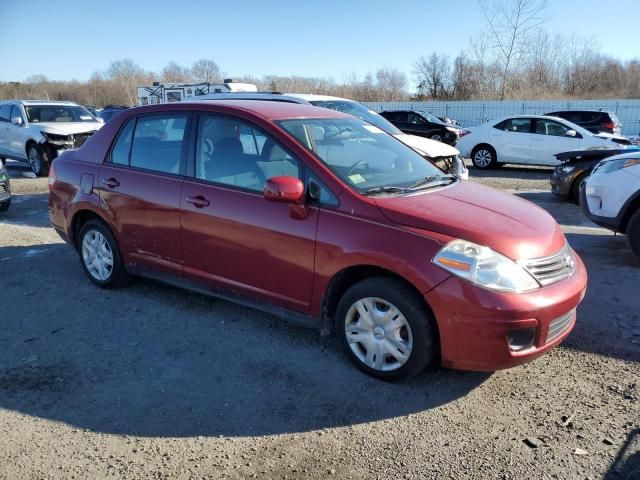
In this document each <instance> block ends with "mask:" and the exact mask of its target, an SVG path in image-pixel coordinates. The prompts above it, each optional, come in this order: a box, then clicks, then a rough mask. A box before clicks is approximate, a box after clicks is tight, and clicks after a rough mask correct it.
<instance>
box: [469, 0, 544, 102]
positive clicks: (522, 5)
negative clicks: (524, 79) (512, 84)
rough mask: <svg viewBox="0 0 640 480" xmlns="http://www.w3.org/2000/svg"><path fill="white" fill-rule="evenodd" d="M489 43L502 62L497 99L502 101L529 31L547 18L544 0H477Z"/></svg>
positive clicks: (524, 46) (525, 48)
mask: <svg viewBox="0 0 640 480" xmlns="http://www.w3.org/2000/svg"><path fill="white" fill-rule="evenodd" d="M480 5H481V8H482V14H483V16H484V19H485V21H486V23H487V27H488V30H489V32H488V34H487V35H488V38H489V39H490V42H491V46H492V47H493V48H494V49H495V50H496V51H497V53H498V58H499V59H500V63H501V65H502V78H501V85H500V100H504V98H505V94H506V91H507V88H508V86H509V80H510V74H511V70H512V69H513V68H514V67H516V68H517V66H518V63H519V62H520V61H521V60H522V58H523V56H524V55H525V54H526V52H527V47H528V44H527V41H526V40H527V37H528V35H529V33H530V32H531V31H532V30H534V29H536V28H539V27H540V26H541V25H542V24H543V23H545V21H546V20H547V16H546V10H547V7H548V2H547V0H480Z"/></svg>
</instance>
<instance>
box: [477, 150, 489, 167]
mask: <svg viewBox="0 0 640 480" xmlns="http://www.w3.org/2000/svg"><path fill="white" fill-rule="evenodd" d="M473 160H474V162H473V163H475V165H476V166H477V167H480V168H486V167H488V166H489V165H490V164H491V161H492V160H493V155H492V154H491V152H490V151H489V150H487V149H486V148H483V149H481V150H478V151H477V152H476V154H475V155H474V156H473Z"/></svg>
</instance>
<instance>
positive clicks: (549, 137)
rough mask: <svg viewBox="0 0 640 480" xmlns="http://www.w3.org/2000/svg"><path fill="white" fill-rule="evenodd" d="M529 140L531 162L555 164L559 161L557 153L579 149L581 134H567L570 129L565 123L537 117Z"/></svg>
mask: <svg viewBox="0 0 640 480" xmlns="http://www.w3.org/2000/svg"><path fill="white" fill-rule="evenodd" d="M535 122H536V125H535V128H534V129H533V131H534V132H535V133H534V134H532V135H531V136H532V140H531V157H532V163H535V164H537V165H557V164H558V163H560V161H559V160H558V159H557V158H556V157H555V155H556V154H557V153H562V152H569V151H571V150H579V149H580V144H581V140H580V139H581V138H582V137H581V136H580V135H579V134H578V133H576V135H575V136H567V132H568V131H569V130H571V129H570V128H569V127H567V126H566V125H563V124H562V123H560V122H556V121H554V120H546V119H537V120H536V121H535Z"/></svg>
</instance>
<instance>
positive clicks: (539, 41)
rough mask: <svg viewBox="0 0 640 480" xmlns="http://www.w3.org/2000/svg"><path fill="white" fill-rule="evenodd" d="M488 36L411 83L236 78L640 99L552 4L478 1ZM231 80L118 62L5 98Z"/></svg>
mask: <svg viewBox="0 0 640 480" xmlns="http://www.w3.org/2000/svg"><path fill="white" fill-rule="evenodd" d="M479 6H480V11H481V12H482V18H483V22H484V26H485V28H484V30H483V32H482V33H481V34H479V35H477V36H475V37H473V38H471V39H470V41H469V46H468V47H467V48H466V49H465V50H463V51H461V52H460V53H459V54H458V55H456V56H455V57H454V58H451V57H450V56H448V55H446V54H443V53H439V52H438V51H433V52H431V53H429V54H427V55H425V56H422V57H420V58H419V59H418V60H417V61H416V62H415V64H414V68H413V72H412V78H411V81H410V80H409V79H408V77H407V75H406V74H405V73H404V72H402V71H400V70H398V69H396V68H393V67H388V66H386V67H381V68H378V69H377V70H376V71H374V72H371V73H368V74H366V75H364V76H358V75H356V74H352V75H349V76H347V77H345V78H343V79H342V80H340V81H336V80H335V79H333V78H331V77H326V78H322V77H307V76H296V75H293V76H283V75H264V76H262V77H260V78H257V77H253V76H242V77H234V80H235V81H242V82H249V83H254V84H256V85H257V86H258V89H259V90H263V91H278V92H301V93H318V94H324V95H334V96H339V97H346V98H352V99H354V100H359V101H363V102H375V101H404V100H512V99H530V100H535V99H560V98H562V99H565V98H566V99H569V98H640V59H636V60H629V61H622V60H619V59H616V58H614V57H612V56H610V55H605V54H603V53H601V51H600V49H599V47H598V45H597V42H596V41H595V39H593V38H579V37H576V36H571V37H567V36H564V35H561V34H552V33H550V32H549V31H547V30H546V29H545V24H546V23H547V22H548V19H549V18H548V14H547V11H548V0H479ZM224 76H225V75H224V73H223V72H222V70H221V69H220V67H219V66H218V64H217V63H216V62H215V61H214V60H211V59H202V60H198V61H197V62H195V63H194V64H193V65H191V66H190V67H186V66H182V65H180V64H178V63H177V62H174V61H171V62H169V63H168V64H167V65H166V66H165V67H164V68H163V69H162V70H161V71H159V72H151V71H148V70H145V69H144V68H143V67H141V66H140V65H138V64H136V63H135V62H133V61H132V60H130V59H123V60H117V61H114V62H111V64H110V65H109V67H108V68H106V69H105V70H103V71H98V72H95V73H94V74H93V75H92V76H91V77H90V78H89V80H87V81H77V80H71V81H55V80H49V79H48V78H46V77H45V76H43V75H34V76H31V77H29V78H27V79H25V80H24V81H23V82H5V83H0V99H3V98H33V99H50V100H71V101H75V102H78V103H80V104H83V105H93V106H96V107H102V106H104V105H108V104H124V105H135V104H136V103H137V95H136V88H137V87H139V86H145V85H151V84H152V83H153V82H156V81H157V82H161V83H200V82H209V83H220V82H222V80H223V77H224Z"/></svg>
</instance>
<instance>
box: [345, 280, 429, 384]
mask: <svg viewBox="0 0 640 480" xmlns="http://www.w3.org/2000/svg"><path fill="white" fill-rule="evenodd" d="M394 308H395V314H394V313H393V311H394V310H392V309H394ZM363 309H364V311H365V312H370V313H371V316H370V317H368V316H367V314H366V313H365V315H362V314H361V313H360V311H362V310H363ZM385 316H386V317H387V318H388V320H385V319H384V317H385ZM376 317H377V318H376ZM366 318H369V320H368V321H367V320H365V319H366ZM335 328H336V332H337V335H338V340H339V342H340V343H341V344H342V347H343V348H344V350H345V352H346V353H347V355H348V356H349V358H350V359H351V361H352V362H354V363H355V365H356V366H357V367H358V368H359V369H361V370H362V371H364V372H365V373H367V374H369V375H371V376H373V377H376V378H380V379H382V380H387V381H397V380H402V379H405V378H409V377H413V376H415V375H418V374H419V373H422V372H423V371H424V370H425V369H426V368H427V366H429V365H430V364H431V363H432V362H433V359H434V358H435V350H436V340H435V338H436V336H435V334H434V331H435V329H434V320H433V317H432V315H431V313H430V312H429V311H428V310H427V309H426V308H425V306H424V303H423V302H422V301H421V299H420V298H419V297H418V295H417V294H416V293H415V292H414V291H413V290H412V289H411V288H410V287H408V286H407V285H405V284H404V283H402V282H401V281H399V280H396V279H393V278H387V277H372V278H368V279H366V280H362V281H361V282H358V283H356V284H355V285H353V286H351V288H349V289H348V290H347V291H346V292H345V294H344V295H343V296H342V298H341V299H340V302H339V303H338V308H337V311H336V318H335ZM347 331H349V333H347ZM359 339H361V341H358V340H359ZM392 342H393V343H392ZM367 345H369V346H370V348H369V349H367Z"/></svg>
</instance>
